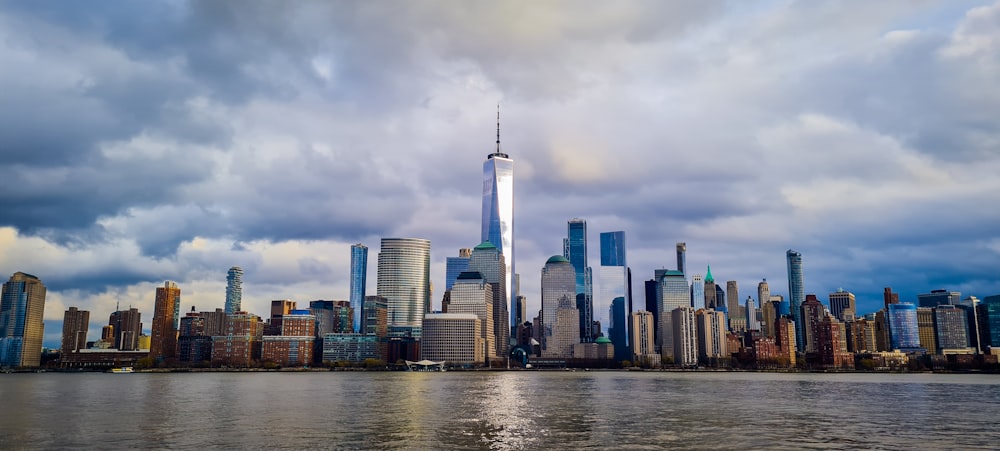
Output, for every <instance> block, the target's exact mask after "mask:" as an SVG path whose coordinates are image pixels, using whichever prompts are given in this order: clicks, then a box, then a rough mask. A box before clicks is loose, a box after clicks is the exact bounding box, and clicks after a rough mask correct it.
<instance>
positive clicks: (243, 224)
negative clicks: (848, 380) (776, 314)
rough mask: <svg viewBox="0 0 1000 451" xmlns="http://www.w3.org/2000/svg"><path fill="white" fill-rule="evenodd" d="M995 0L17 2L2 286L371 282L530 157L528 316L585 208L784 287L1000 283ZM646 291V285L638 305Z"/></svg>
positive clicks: (147, 299) (287, 292)
mask: <svg viewBox="0 0 1000 451" xmlns="http://www.w3.org/2000/svg"><path fill="white" fill-rule="evenodd" d="M998 80H1000V3H989V2H976V1H934V2H931V1H898V2H866V1H856V2H854V1H843V2H842V1H801V2H799V1H765V2H731V3H730V2H718V3H717V2H708V1H704V2H659V1H650V2H604V1H593V2H556V1H552V2H541V3H539V2H486V1H467V2H466V1H463V2H459V1H441V2H438V1H420V2H389V1H382V2H343V3H339V2H315V3H313V2H297V3H294V4H289V3H278V2H247V1H239V2H236V1H233V2H224V1H222V2H194V3H188V2H183V1H163V2H141V3H139V2H98V3H82V2H42V3H40V4H38V3H36V2H27V1H25V2H3V3H0V156H2V157H3V161H4V165H3V169H4V171H3V177H2V183H0V206H2V208H0V274H2V275H3V276H4V277H6V276H7V275H9V274H12V273H14V272H15V271H25V272H29V273H32V274H35V275H38V276H39V277H40V278H41V279H42V280H43V281H44V282H45V284H46V285H47V286H48V287H49V294H48V298H47V300H46V311H45V319H46V345H48V346H58V344H59V336H60V331H61V322H62V315H63V311H64V310H65V308H66V307H69V306H77V307H79V308H81V309H88V310H90V311H91V327H92V333H91V337H90V338H91V339H95V338H96V337H97V332H96V331H98V330H99V327H100V325H102V324H103V323H104V322H105V321H107V316H108V314H109V313H110V312H111V311H112V310H113V309H114V306H115V304H116V303H117V302H120V303H121V305H122V306H123V307H125V306H128V305H132V306H135V307H138V308H139V309H140V310H141V311H142V312H143V319H144V322H145V323H146V324H147V327H148V324H149V321H150V319H151V316H152V310H153V297H154V289H155V287H156V286H157V285H160V284H162V283H163V281H164V280H167V279H170V280H174V281H176V282H177V283H178V284H179V285H180V286H181V289H182V293H183V304H182V310H183V311H187V310H190V308H191V306H192V305H194V306H197V308H198V309H199V310H210V309H214V308H216V307H222V306H223V303H224V298H225V275H226V270H227V269H228V268H229V267H230V266H233V265H241V266H242V267H243V268H244V270H245V271H246V274H245V276H244V280H245V285H244V301H243V305H244V307H246V308H247V309H249V310H250V311H254V312H257V313H260V314H264V313H265V312H266V311H267V307H266V306H267V304H268V302H269V301H270V300H271V299H283V298H289V299H294V300H297V301H299V302H300V303H302V304H304V303H307V302H308V301H310V300H314V299H346V298H347V295H348V283H347V281H348V264H349V260H350V258H349V257H350V256H349V246H350V244H352V243H357V242H361V243H364V244H366V245H368V246H369V247H370V248H371V254H370V256H369V259H370V261H371V264H370V267H369V273H368V280H369V288H370V290H369V291H370V294H374V291H375V290H374V287H375V276H376V274H375V260H376V257H377V252H378V246H379V238H380V237H422V238H428V239H430V240H431V242H432V246H433V248H432V267H431V272H432V274H431V278H432V282H433V284H434V285H435V287H436V290H435V292H434V304H435V305H436V306H437V305H439V304H440V298H441V295H442V294H443V293H442V290H443V286H444V260H445V258H446V257H448V256H452V255H457V250H458V248H460V247H472V246H474V245H476V244H477V243H478V242H479V215H480V202H481V192H480V190H481V171H482V162H483V160H484V159H485V157H486V155H487V154H488V153H490V152H491V151H492V150H493V147H494V140H495V137H494V134H495V127H496V124H495V115H496V105H497V104H500V105H501V106H502V110H503V119H502V122H503V124H502V140H503V149H504V151H505V152H507V153H509V154H510V156H511V157H512V158H513V159H514V160H515V170H516V186H515V199H516V208H515V214H516V229H515V233H516V243H517V244H516V246H517V268H518V270H519V272H520V273H521V274H522V291H523V292H524V294H525V295H527V297H528V304H529V310H532V311H536V310H537V308H538V305H539V295H538V293H539V281H540V270H541V267H542V265H543V264H544V262H545V260H546V259H547V258H548V257H549V256H551V255H553V254H558V253H561V251H562V237H563V236H564V235H565V233H566V220H568V219H570V218H574V217H579V218H584V219H586V220H587V221H588V225H589V229H590V241H591V243H592V244H591V249H590V261H591V264H592V265H593V266H595V268H596V266H597V265H598V264H599V260H598V259H599V255H598V246H597V245H596V244H595V243H596V242H597V238H598V233H599V232H601V231H611V230H625V231H626V233H627V239H628V244H629V247H628V253H629V255H628V258H629V263H630V266H631V267H632V269H633V273H634V276H635V281H636V286H637V288H638V287H641V281H642V280H645V279H649V278H651V277H652V272H653V269H655V268H660V267H667V268H673V267H674V266H675V263H674V254H673V252H674V251H673V248H674V243H675V242H677V241H686V242H687V244H688V264H689V266H690V267H691V268H692V271H697V272H701V273H704V269H705V266H706V265H709V264H711V265H712V273H713V274H714V275H715V277H716V278H717V280H720V281H724V280H737V281H739V283H740V287H741V297H743V298H745V297H746V295H748V294H751V292H752V291H755V287H756V284H757V282H758V281H759V280H760V279H761V278H767V279H768V281H769V282H770V285H771V290H772V293H777V294H785V293H786V292H787V282H786V269H785V250H786V249H788V248H794V249H796V250H799V251H801V252H802V253H803V255H804V257H803V259H804V267H805V284H806V290H807V292H810V293H817V294H819V295H820V297H821V299H823V300H824V301H825V300H826V297H827V294H828V293H829V292H831V291H834V290H836V289H837V288H840V287H843V288H844V289H847V290H850V291H853V292H855V293H856V294H857V295H858V298H859V304H860V305H859V310H860V311H861V312H866V311H873V310H875V309H876V308H878V306H879V305H880V304H881V291H882V288H883V287H885V286H892V287H893V288H894V289H896V290H897V291H899V292H900V293H901V297H902V298H903V300H904V301H905V300H911V301H915V297H916V294H917V293H921V292H926V291H929V290H931V289H937V288H943V289H949V290H958V291H961V292H962V294H963V297H964V296H967V295H975V296H979V297H983V296H986V295H992V294H998V293H1000V207H998V206H1000V176H998V174H1000V88H998V85H997V81H998ZM635 294H636V296H637V298H638V299H639V300H640V301H638V304H640V305H641V299H642V294H641V289H637V292H636V293H635Z"/></svg>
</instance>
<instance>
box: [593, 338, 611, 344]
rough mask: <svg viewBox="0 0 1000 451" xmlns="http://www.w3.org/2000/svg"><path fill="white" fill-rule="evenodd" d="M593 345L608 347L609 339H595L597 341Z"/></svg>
mask: <svg viewBox="0 0 1000 451" xmlns="http://www.w3.org/2000/svg"><path fill="white" fill-rule="evenodd" d="M595 343H597V344H599V345H609V344H611V339H610V338H608V337H597V340H596V341H595Z"/></svg>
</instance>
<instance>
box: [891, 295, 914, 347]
mask: <svg viewBox="0 0 1000 451" xmlns="http://www.w3.org/2000/svg"><path fill="white" fill-rule="evenodd" d="M886 322H887V324H888V326H889V347H890V350H896V349H898V350H901V351H903V352H908V351H915V350H918V349H920V329H919V328H918V326H917V306H915V305H913V304H910V303H908V302H900V303H898V304H890V305H889V309H888V311H887V312H886Z"/></svg>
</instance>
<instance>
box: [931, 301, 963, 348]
mask: <svg viewBox="0 0 1000 451" xmlns="http://www.w3.org/2000/svg"><path fill="white" fill-rule="evenodd" d="M934 330H935V331H936V332H937V344H938V348H940V349H942V350H943V349H962V348H967V347H969V323H968V318H967V317H966V313H965V310H964V309H962V308H959V307H957V306H954V305H942V306H940V307H937V308H935V309H934Z"/></svg>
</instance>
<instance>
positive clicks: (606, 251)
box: [594, 231, 631, 348]
mask: <svg viewBox="0 0 1000 451" xmlns="http://www.w3.org/2000/svg"><path fill="white" fill-rule="evenodd" d="M600 280H601V285H600V293H601V296H600V299H599V300H598V302H597V304H598V305H597V306H596V307H595V308H594V310H595V312H599V316H598V317H597V320H598V321H600V322H601V329H603V330H602V332H603V333H604V334H605V336H608V337H610V335H609V333H610V328H611V327H612V326H613V324H612V322H611V304H612V302H613V301H614V300H615V299H618V298H622V300H623V305H622V307H623V308H624V309H625V312H624V314H625V317H626V318H627V317H628V316H629V315H631V312H629V311H628V306H629V305H631V302H630V300H629V298H628V295H629V293H628V270H627V265H626V263H625V232H622V231H617V232H602V233H601V270H600ZM622 321H623V323H622V324H625V323H624V318H623V319H622ZM619 336H620V339H621V341H620V342H615V341H614V340H612V343H613V344H614V345H615V348H617V347H619V346H621V347H623V348H627V347H628V332H627V331H622V333H621V334H619Z"/></svg>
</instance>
